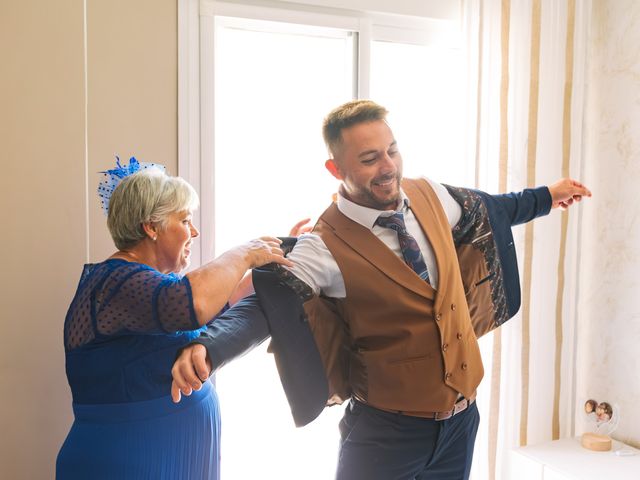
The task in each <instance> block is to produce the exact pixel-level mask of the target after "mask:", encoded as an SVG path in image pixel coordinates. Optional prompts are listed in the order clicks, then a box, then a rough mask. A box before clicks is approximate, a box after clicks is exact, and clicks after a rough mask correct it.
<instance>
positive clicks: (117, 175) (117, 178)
mask: <svg viewBox="0 0 640 480" xmlns="http://www.w3.org/2000/svg"><path fill="white" fill-rule="evenodd" d="M148 168H157V169H159V170H161V171H162V173H167V169H166V168H165V167H164V165H160V164H159V163H146V162H138V160H136V157H131V158H130V159H129V165H121V164H120V158H119V157H117V156H116V168H112V169H111V170H106V171H104V172H99V173H101V174H102V180H100V183H99V184H98V197H99V198H100V203H101V204H102V210H103V211H104V214H105V215H108V214H109V200H110V199H111V195H112V194H113V191H114V190H115V189H116V187H117V186H118V184H119V183H120V182H121V181H122V179H123V178H125V177H128V176H129V175H133V174H134V173H136V172H140V171H142V170H146V169H148Z"/></svg>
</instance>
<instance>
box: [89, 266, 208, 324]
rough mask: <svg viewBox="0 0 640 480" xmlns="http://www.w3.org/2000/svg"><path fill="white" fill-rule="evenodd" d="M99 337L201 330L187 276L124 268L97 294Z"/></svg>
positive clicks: (113, 275) (139, 267)
mask: <svg viewBox="0 0 640 480" xmlns="http://www.w3.org/2000/svg"><path fill="white" fill-rule="evenodd" d="M97 293H98V295H97V296H96V301H95V307H96V310H95V319H96V327H97V331H98V334H100V335H116V334H119V333H139V334H144V333H173V332H176V331H179V330H194V329H197V328H199V327H200V326H199V325H198V322H197V320H196V315H195V310H194V308H193V297H192V296H191V285H190V284H189V279H188V278H187V277H179V276H177V275H173V274H170V275H165V274H162V273H160V272H158V271H156V270H153V269H151V268H148V267H145V266H143V265H137V266H136V267H130V268H121V269H117V270H115V271H113V272H112V273H111V275H110V276H109V277H108V278H107V279H105V282H104V284H103V287H102V288H101V289H99V292H97Z"/></svg>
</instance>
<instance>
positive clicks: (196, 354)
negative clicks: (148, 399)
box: [171, 344, 211, 403]
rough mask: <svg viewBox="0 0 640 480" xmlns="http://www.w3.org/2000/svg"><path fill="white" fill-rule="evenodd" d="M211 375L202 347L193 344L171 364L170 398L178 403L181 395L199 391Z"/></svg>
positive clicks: (209, 364) (208, 361)
mask: <svg viewBox="0 0 640 480" xmlns="http://www.w3.org/2000/svg"><path fill="white" fill-rule="evenodd" d="M210 374H211V361H210V360H209V358H208V357H207V349H206V348H205V347H204V345H200V344H195V345H190V346H188V347H186V348H185V349H184V350H182V353H181V354H180V356H179V357H178V359H177V360H176V361H175V363H174V364H173V368H172V369H171V375H173V382H172V383H171V398H172V399H173V401H174V402H175V403H178V402H179V401H180V398H181V394H182V395H187V396H189V395H191V392H192V391H193V390H200V388H201V387H202V383H203V382H205V381H206V380H207V379H208V378H209V375H210Z"/></svg>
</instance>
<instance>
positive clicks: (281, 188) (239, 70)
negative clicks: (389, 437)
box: [215, 19, 354, 480]
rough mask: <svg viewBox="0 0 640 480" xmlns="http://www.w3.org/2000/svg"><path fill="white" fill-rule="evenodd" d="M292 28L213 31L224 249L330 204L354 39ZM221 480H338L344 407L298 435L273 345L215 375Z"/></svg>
mask: <svg viewBox="0 0 640 480" xmlns="http://www.w3.org/2000/svg"><path fill="white" fill-rule="evenodd" d="M300 30H301V29H300V27H299V26H298V27H297V28H296V29H295V30H294V29H292V28H290V26H288V25H286V24H278V23H271V22H254V21H252V22H247V23H244V24H243V23H242V21H240V20H236V21H235V22H233V21H229V20H227V19H222V20H220V21H219V23H218V25H217V26H216V31H217V33H216V49H215V72H216V74H215V82H216V83H215V91H216V94H215V125H216V126H215V145H216V147H215V179H216V180H215V215H216V216H215V237H216V238H215V240H216V241H215V245H216V253H217V254H220V253H221V252H223V251H224V250H226V249H228V248H230V247H232V246H233V245H237V244H239V243H242V242H245V241H247V240H249V239H251V238H255V237H257V236H260V235H266V234H269V235H286V234H287V233H288V232H289V229H290V227H291V226H293V224H294V223H295V222H296V221H297V220H299V219H302V218H305V217H314V218H315V217H317V216H318V215H319V214H320V213H322V211H323V210H324V209H325V208H326V207H327V206H328V205H329V203H330V201H331V194H332V193H333V192H335V191H336V190H337V186H338V182H337V181H336V180H335V179H333V178H332V177H331V175H330V174H329V173H328V172H327V171H326V170H325V168H324V162H325V160H326V158H327V153H326V149H325V147H324V143H323V141H322V133H321V128H322V119H323V118H324V116H325V115H326V114H327V113H328V109H330V108H332V107H333V106H336V105H339V104H340V103H342V102H345V101H348V100H350V99H351V96H352V91H353V73H352V72H353V70H354V65H353V61H354V59H353V52H354V48H353V42H354V40H353V36H352V35H350V34H349V33H348V32H342V31H335V30H331V29H320V28H314V27H313V28H312V27H309V28H308V29H306V30H305V31H304V32H301V31H300ZM217 389H218V394H219V397H220V403H221V408H222V417H223V428H222V478H229V479H240V478H275V477H274V475H276V476H277V478H280V479H292V480H293V479H296V480H297V479H300V478H302V477H301V474H302V472H304V478H305V479H318V480H320V479H322V480H324V479H327V478H333V477H334V475H335V464H336V460H337V450H338V441H339V434H338V423H339V420H340V418H341V416H342V408H341V407H334V408H329V409H326V410H325V412H324V413H323V415H322V416H321V418H320V419H319V420H317V421H315V422H314V423H313V424H312V425H310V426H308V427H305V428H303V429H296V428H295V427H294V425H293V420H292V419H291V413H290V410H289V407H288V404H287V401H286V398H285V396H284V393H283V391H282V387H281V385H280V380H279V378H278V376H277V373H276V369H275V366H274V361H273V357H272V355H270V354H267V353H266V345H265V346H263V347H261V348H258V349H256V350H255V351H253V352H252V353H250V354H249V355H247V356H246V357H244V358H242V359H240V360H238V361H236V362H233V363H232V364H230V365H228V366H226V367H225V368H224V369H222V371H221V372H220V373H219V374H218V375H217Z"/></svg>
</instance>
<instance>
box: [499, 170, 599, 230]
mask: <svg viewBox="0 0 640 480" xmlns="http://www.w3.org/2000/svg"><path fill="white" fill-rule="evenodd" d="M590 196H591V192H590V191H589V189H588V188H587V187H586V186H584V185H583V184H582V183H580V182H578V181H576V180H572V179H570V178H563V179H561V180H558V181H557V182H555V183H554V184H552V185H549V186H548V187H539V188H527V189H525V190H523V191H521V192H516V193H505V194H501V195H491V197H492V198H493V199H494V200H497V201H498V203H499V204H500V205H501V206H502V207H503V208H504V209H505V211H506V213H507V216H508V217H509V220H510V223H511V225H519V224H521V223H526V222H528V221H530V220H533V219H534V218H537V217H539V216H542V215H547V214H548V213H549V211H550V210H551V209H553V208H560V209H562V210H565V209H567V208H569V207H570V206H571V205H572V204H573V203H574V202H579V201H581V200H582V198H583V197H590Z"/></svg>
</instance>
